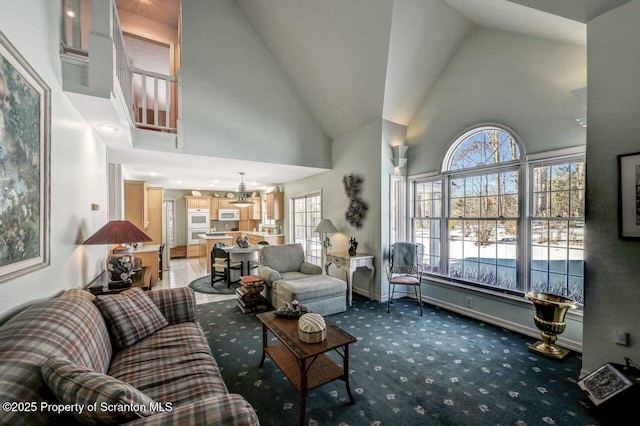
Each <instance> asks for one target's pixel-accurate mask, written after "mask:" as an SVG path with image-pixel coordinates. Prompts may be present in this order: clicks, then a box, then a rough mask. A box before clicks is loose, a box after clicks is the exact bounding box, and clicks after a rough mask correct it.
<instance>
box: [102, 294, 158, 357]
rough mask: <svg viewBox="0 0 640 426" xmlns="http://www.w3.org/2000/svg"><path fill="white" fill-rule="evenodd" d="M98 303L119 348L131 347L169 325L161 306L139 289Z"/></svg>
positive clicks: (109, 296)
mask: <svg viewBox="0 0 640 426" xmlns="http://www.w3.org/2000/svg"><path fill="white" fill-rule="evenodd" d="M95 304H96V305H97V306H98V308H99V309H100V312H102V315H103V316H104V318H105V320H106V321H107V323H108V324H109V331H110V333H111V337H112V339H113V341H114V343H115V346H116V347H117V348H118V349H124V348H126V347H129V346H131V345H132V344H134V343H135V342H137V341H138V340H140V339H142V338H145V337H147V336H148V335H150V334H152V333H155V332H156V331H158V330H160V329H161V328H164V327H166V326H167V325H168V324H169V323H168V322H167V319H166V318H165V317H164V316H163V315H162V312H160V309H158V306H157V305H156V304H155V303H153V301H152V300H151V298H150V297H149V296H148V295H147V294H146V293H145V292H144V291H143V290H142V289H140V288H139V287H134V288H132V289H130V290H126V291H123V292H122V293H120V294H109V295H104V296H98V297H96V300H95Z"/></svg>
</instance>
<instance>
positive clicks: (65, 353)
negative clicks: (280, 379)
mask: <svg viewBox="0 0 640 426" xmlns="http://www.w3.org/2000/svg"><path fill="white" fill-rule="evenodd" d="M146 294H148V295H149V296H150V297H151V299H152V301H153V303H155V305H157V307H158V308H159V310H160V312H161V313H162V314H163V315H164V317H165V318H166V319H167V322H168V324H169V325H167V326H165V327H163V328H161V329H160V330H158V331H155V332H154V333H153V334H151V335H149V336H147V337H144V338H143V339H141V340H139V341H137V342H136V343H134V344H132V345H131V346H129V347H126V348H124V349H122V350H120V351H117V350H116V349H115V345H114V344H113V343H112V340H111V337H110V334H109V329H108V323H107V322H105V319H104V318H103V316H102V314H101V312H100V310H99V309H98V307H97V306H96V304H95V303H94V297H95V296H93V295H92V294H91V293H89V292H87V291H84V290H79V289H74V290H68V291H66V292H64V293H63V294H61V295H60V296H59V297H56V298H54V299H50V300H47V301H44V302H39V303H36V304H34V305H31V306H30V307H28V308H26V309H25V310H23V311H21V312H19V313H18V314H16V315H15V316H13V317H12V318H10V319H9V320H8V321H7V322H5V323H4V324H2V325H1V326H0V403H2V404H3V405H2V407H0V424H3V425H4V424H10V425H45V424H72V423H77V422H78V421H77V419H75V418H73V417H70V416H69V414H64V413H55V412H51V411H48V410H46V409H43V407H45V406H47V403H50V404H52V406H55V405H54V404H58V400H57V398H56V397H55V396H54V395H53V393H52V391H51V390H50V389H49V386H47V383H45V381H44V379H43V373H41V367H42V365H43V364H45V363H46V362H47V360H49V359H53V358H52V357H64V358H66V359H68V360H71V361H73V363H75V364H80V365H81V366H82V368H85V367H88V369H91V370H95V371H96V372H98V373H102V374H106V375H108V376H109V377H113V378H116V379H118V380H120V381H122V382H125V383H126V384H129V385H131V386H133V387H135V388H136V389H139V390H140V391H141V392H143V393H144V394H146V395H148V397H150V398H152V399H153V400H154V401H158V402H160V403H162V404H164V405H163V406H164V407H167V408H168V409H167V410H165V411H164V412H158V413H157V414H152V415H150V416H148V417H143V418H139V419H136V420H134V421H132V422H129V423H128V424H131V425H138V424H140V425H142V424H145V425H166V424H176V425H203V424H207V425H212V424H224V425H227V424H229V425H254V424H255V425H257V424H259V421H258V418H257V415H256V413H255V411H254V410H253V408H252V407H251V405H250V404H249V403H248V402H247V401H246V400H245V399H244V398H243V397H242V396H240V395H236V394H230V393H229V391H228V390H227V387H226V385H225V383H224V381H223V379H222V375H221V374H220V370H219V369H218V365H217V363H216V361H215V359H214V357H213V355H212V353H211V349H210V347H209V344H208V341H207V339H206V337H205V335H204V333H203V331H202V329H201V328H200V325H199V324H198V323H197V319H196V304H195V296H194V294H193V291H192V290H191V289H190V288H179V289H168V290H154V291H151V292H147V293H146ZM47 407H48V406H47Z"/></svg>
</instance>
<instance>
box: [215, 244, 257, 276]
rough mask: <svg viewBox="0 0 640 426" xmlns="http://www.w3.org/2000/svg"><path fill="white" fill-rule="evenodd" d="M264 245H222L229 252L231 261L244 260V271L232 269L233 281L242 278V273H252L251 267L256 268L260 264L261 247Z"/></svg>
mask: <svg viewBox="0 0 640 426" xmlns="http://www.w3.org/2000/svg"><path fill="white" fill-rule="evenodd" d="M262 247H263V246H261V245H258V244H251V245H250V246H249V247H240V246H238V245H233V246H224V247H220V248H221V249H222V250H224V251H226V252H227V253H229V261H230V262H231V263H233V262H242V265H243V266H242V271H237V270H232V271H231V279H230V281H231V282H233V281H236V280H238V279H240V276H241V275H251V273H250V271H251V269H255V268H256V267H257V265H258V259H259V257H260V249H261V248H262ZM252 265H254V268H251V266H252Z"/></svg>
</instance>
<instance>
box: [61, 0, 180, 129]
mask: <svg viewBox="0 0 640 426" xmlns="http://www.w3.org/2000/svg"><path fill="white" fill-rule="evenodd" d="M61 3H62V7H63V29H62V41H61V42H62V50H63V52H64V53H66V54H69V55H74V56H77V57H81V58H86V59H87V60H88V61H89V63H90V64H91V61H97V62H98V63H101V62H104V59H105V58H107V62H109V61H108V59H109V58H114V59H113V61H112V62H111V63H110V64H109V66H110V67H111V68H112V69H113V70H112V73H113V74H112V75H113V76H114V77H115V78H114V86H118V88H119V90H118V88H116V87H114V92H118V91H119V92H121V94H122V101H123V104H124V107H125V109H126V110H127V112H128V114H129V116H130V118H131V121H132V122H133V123H135V126H136V127H138V128H143V129H149V130H156V131H162V132H170V133H176V128H177V124H176V123H177V108H176V105H177V88H178V85H177V79H176V78H175V77H173V76H171V75H166V74H160V73H156V72H152V71H148V70H143V69H140V68H133V67H132V66H131V63H130V62H129V56H128V54H127V51H126V46H125V41H124V35H123V32H122V28H121V25H120V20H119V18H118V11H117V8H116V5H115V2H114V1H113V0H107V1H105V0H62V2H61ZM92 40H93V41H94V43H92ZM104 40H110V41H111V42H110V43H104ZM90 66H91V65H90ZM96 68H98V67H96ZM102 71H104V70H102ZM89 84H91V71H90V74H89Z"/></svg>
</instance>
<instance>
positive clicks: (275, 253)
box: [258, 244, 322, 306]
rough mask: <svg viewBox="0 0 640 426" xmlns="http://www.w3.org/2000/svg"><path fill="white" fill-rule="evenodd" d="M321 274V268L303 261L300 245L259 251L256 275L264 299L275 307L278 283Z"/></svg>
mask: <svg viewBox="0 0 640 426" xmlns="http://www.w3.org/2000/svg"><path fill="white" fill-rule="evenodd" d="M320 274H322V268H321V267H320V266H318V265H314V264H312V263H309V262H307V261H305V260H304V250H303V249H302V244H284V245H280V246H264V247H262V249H260V266H258V275H260V278H262V279H263V280H264V284H265V291H266V293H265V297H266V298H267V300H269V302H271V304H272V305H273V306H276V302H275V300H276V292H277V286H278V281H283V280H287V281H289V280H296V279H300V278H307V277H309V276H312V275H320Z"/></svg>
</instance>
